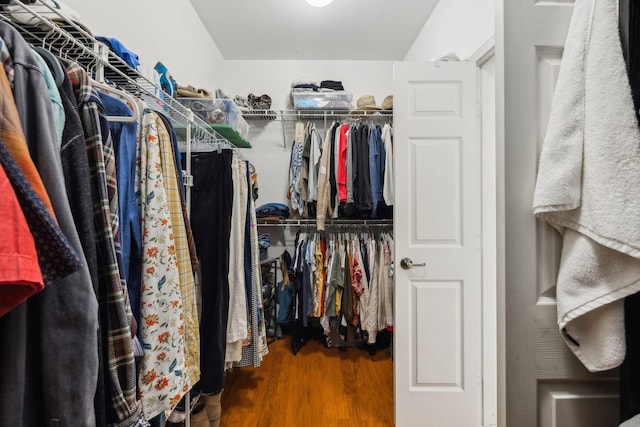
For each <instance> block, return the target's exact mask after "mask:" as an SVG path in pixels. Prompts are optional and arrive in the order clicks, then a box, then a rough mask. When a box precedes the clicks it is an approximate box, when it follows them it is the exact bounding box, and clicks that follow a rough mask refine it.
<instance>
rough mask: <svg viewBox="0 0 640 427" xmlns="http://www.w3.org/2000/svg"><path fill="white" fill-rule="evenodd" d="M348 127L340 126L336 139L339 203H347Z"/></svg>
mask: <svg viewBox="0 0 640 427" xmlns="http://www.w3.org/2000/svg"><path fill="white" fill-rule="evenodd" d="M348 131H349V125H341V126H340V129H339V132H340V134H339V135H340V136H339V139H338V175H337V176H336V182H337V183H338V198H339V199H340V201H341V202H346V201H347V132H348Z"/></svg>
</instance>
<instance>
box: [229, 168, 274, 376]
mask: <svg viewBox="0 0 640 427" xmlns="http://www.w3.org/2000/svg"><path fill="white" fill-rule="evenodd" d="M247 183H248V185H249V189H250V188H251V174H250V171H249V169H247ZM248 196H249V197H248V209H247V225H246V230H247V233H246V235H248V237H249V238H248V239H246V240H245V247H246V249H247V251H246V252H245V254H247V255H248V256H246V257H245V260H247V259H248V260H249V262H248V263H247V262H246V261H245V272H246V273H247V275H248V276H249V282H248V283H247V291H248V292H247V301H248V302H249V307H248V318H249V323H250V327H249V335H250V336H249V337H248V343H246V342H245V344H244V345H243V347H242V359H241V360H239V361H237V362H235V363H234V366H235V367H243V366H253V367H254V368H257V367H258V366H260V364H261V363H262V359H263V357H264V356H265V355H267V354H268V353H269V348H268V347H267V333H266V327H265V323H264V315H263V313H262V309H263V306H262V280H261V274H260V248H259V245H258V221H257V218H256V209H255V200H254V199H253V197H252V191H248ZM247 267H248V268H247Z"/></svg>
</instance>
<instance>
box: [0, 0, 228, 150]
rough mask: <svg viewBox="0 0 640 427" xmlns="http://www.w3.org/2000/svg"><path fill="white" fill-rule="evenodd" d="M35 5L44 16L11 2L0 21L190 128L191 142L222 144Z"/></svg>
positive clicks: (77, 30)
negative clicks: (194, 140) (192, 140)
mask: <svg viewBox="0 0 640 427" xmlns="http://www.w3.org/2000/svg"><path fill="white" fill-rule="evenodd" d="M35 5H37V7H38V10H41V11H43V13H46V14H47V16H46V17H45V16H43V15H42V13H40V12H38V11H36V10H34V8H33V5H31V6H30V5H26V4H24V3H22V2H20V1H17V0H11V1H10V2H9V5H5V6H3V7H2V9H0V19H2V20H4V21H6V22H8V23H10V24H11V25H12V26H13V27H14V28H16V29H17V30H18V31H19V32H20V33H21V34H22V36H23V37H24V38H25V40H26V41H27V42H29V43H31V44H33V45H37V46H42V47H44V48H46V49H47V50H49V51H50V52H51V53H53V54H54V55H56V56H58V57H60V58H62V59H67V60H71V61H74V62H77V63H78V64H80V65H81V66H82V67H83V68H84V69H86V70H87V71H88V72H89V73H90V75H91V76H92V77H93V78H94V79H95V80H97V81H103V82H106V83H109V84H113V85H115V86H116V87H118V88H120V89H122V90H125V91H127V92H129V93H130V94H132V95H134V96H136V97H137V98H139V99H141V100H143V101H144V102H145V103H147V104H148V105H149V106H150V107H151V108H152V109H156V110H158V111H160V112H162V113H163V114H165V115H166V116H167V117H168V118H169V119H170V120H171V121H172V122H173V123H175V124H178V125H179V126H182V127H185V128H186V127H190V128H191V132H192V133H191V137H192V139H196V140H200V141H207V142H217V143H225V142H226V140H225V139H224V138H223V137H222V136H221V135H219V134H217V133H216V132H215V131H214V130H213V129H211V128H210V127H209V126H208V124H207V123H205V122H204V121H203V120H202V119H200V118H199V117H197V116H194V115H193V113H192V112H191V111H190V110H189V109H187V108H186V107H184V106H183V105H182V104H180V103H179V102H178V101H176V100H175V99H173V98H172V97H170V96H168V95H167V94H166V93H164V92H163V91H162V90H161V89H160V88H159V87H158V85H157V84H155V83H154V82H152V81H151V80H149V79H148V78H147V77H145V76H143V75H142V74H140V73H139V72H138V71H137V70H134V69H133V68H131V67H130V66H129V65H128V64H127V63H126V62H125V61H124V60H122V59H121V58H120V57H119V56H118V55H116V54H115V53H113V52H112V51H110V50H109V48H108V47H107V46H106V45H105V44H104V43H101V42H100V41H98V40H97V39H96V38H95V37H93V35H92V34H90V33H89V32H88V30H87V29H86V28H83V26H81V24H79V23H77V22H73V21H71V20H69V19H67V17H65V16H64V15H62V14H61V13H60V11H58V10H56V9H54V8H52V7H51V6H50V5H49V4H47V3H45V2H41V1H40V0H38V1H37V2H36V3H35Z"/></svg>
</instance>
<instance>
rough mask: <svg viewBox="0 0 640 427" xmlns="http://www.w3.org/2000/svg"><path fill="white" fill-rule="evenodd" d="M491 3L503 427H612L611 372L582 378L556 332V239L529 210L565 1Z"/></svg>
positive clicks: (568, 7) (567, 10)
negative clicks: (501, 241)
mask: <svg viewBox="0 0 640 427" xmlns="http://www.w3.org/2000/svg"><path fill="white" fill-rule="evenodd" d="M581 1H585V0H581ZM499 3H500V7H501V9H503V13H502V22H500V20H499V21H498V33H497V35H498V37H497V43H496V44H497V52H498V56H500V52H501V50H502V47H504V71H502V70H501V69H498V73H497V81H498V82H500V80H501V78H502V77H503V76H504V93H503V95H504V98H503V99H504V129H505V138H504V152H505V159H504V168H505V170H504V172H505V198H506V200H505V218H506V221H505V227H506V228H505V303H504V304H505V306H506V318H505V325H506V356H505V362H506V368H505V371H506V391H505V400H506V424H503V425H506V426H518V427H547V426H558V427H612V426H617V425H618V423H617V421H618V397H617V393H618V392H617V391H618V386H617V383H616V381H615V378H616V376H617V373H615V372H603V373H599V374H598V375H594V374H590V373H589V372H588V371H587V370H586V369H585V368H584V367H583V366H582V364H581V363H579V362H578V360H577V359H576V357H574V356H573V354H572V353H571V352H570V351H569V350H568V349H567V348H566V345H565V344H564V343H563V341H562V339H561V337H560V335H559V332H558V327H557V315H556V303H555V280H556V275H557V268H558V260H559V256H560V252H559V248H560V245H559V243H560V241H559V239H558V236H557V233H556V232H555V231H553V230H552V229H551V228H550V227H549V226H547V225H546V224H544V223H542V222H539V221H536V219H535V218H534V216H533V214H532V212H531V208H532V204H533V189H534V185H535V180H536V172H537V162H538V157H539V153H540V149H541V147H542V142H543V139H544V134H545V130H546V126H547V121H548V119H549V110H550V106H551V98H552V95H553V90H554V86H555V82H556V77H557V75H558V70H559V66H560V60H561V58H562V51H563V45H564V42H565V39H566V36H567V30H568V27H569V20H570V18H571V13H572V9H573V3H572V2H571V1H570V0H559V1H544V2H543V1H539V0H503V1H501V2H499ZM498 16H500V14H499V15H498ZM502 28H503V29H504V33H503V34H502V35H501V33H502V30H501V29H502ZM503 73H504V74H503ZM499 96H500V92H499Z"/></svg>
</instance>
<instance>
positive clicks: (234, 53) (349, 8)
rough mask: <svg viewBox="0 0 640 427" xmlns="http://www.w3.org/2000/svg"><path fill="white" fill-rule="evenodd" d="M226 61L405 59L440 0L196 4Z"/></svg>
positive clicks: (206, 0) (202, 0) (210, 0)
mask: <svg viewBox="0 0 640 427" xmlns="http://www.w3.org/2000/svg"><path fill="white" fill-rule="evenodd" d="M190 1H191V3H192V4H193V7H194V9H195V10H196V13H198V15H199V16H200V19H201V20H202V22H203V23H204V25H205V27H206V28H207V31H208V32H209V34H211V38H212V39H213V40H214V42H215V43H216V45H217V46H218V48H219V49H220V52H221V53H222V56H223V57H224V58H225V59H251V60H256V59H317V60H339V59H352V60H400V59H403V58H404V56H405V54H406V53H407V51H408V50H409V48H410V47H411V45H412V44H413V42H414V40H415V39H416V37H417V36H418V34H419V33H420V31H421V30H422V28H423V27H424V24H425V22H426V21H427V19H428V18H429V15H430V14H431V12H432V10H433V9H434V8H435V6H436V4H437V3H438V0H334V2H333V3H331V4H330V5H329V6H327V7H324V8H316V7H313V6H310V5H309V4H307V3H306V2H305V1H304V0H190Z"/></svg>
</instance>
